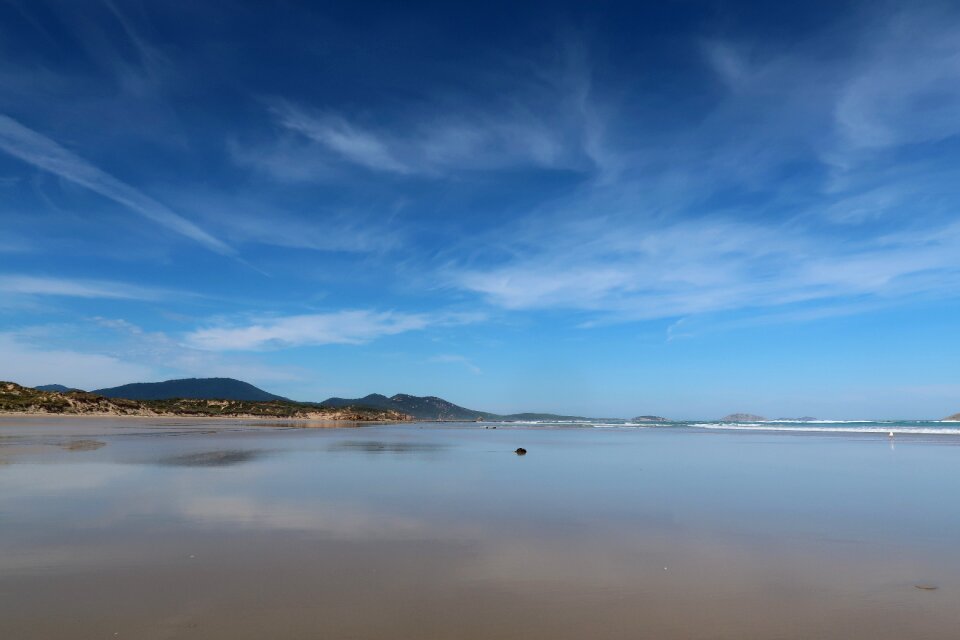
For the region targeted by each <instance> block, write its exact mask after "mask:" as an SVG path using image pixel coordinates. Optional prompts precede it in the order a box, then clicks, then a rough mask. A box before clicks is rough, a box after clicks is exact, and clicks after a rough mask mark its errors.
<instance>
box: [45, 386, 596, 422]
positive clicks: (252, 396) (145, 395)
mask: <svg viewBox="0 0 960 640" xmlns="http://www.w3.org/2000/svg"><path fill="white" fill-rule="evenodd" d="M36 388H37V389H41V390H44V391H58V392H67V391H74V389H70V388H68V387H66V386H64V385H59V384H53V385H44V386H43V387H36ZM91 393H93V394H96V395H99V396H103V397H105V398H116V399H119V398H122V399H126V400H145V401H147V400H173V399H188V400H235V401H247V402H291V401H290V400H288V399H287V398H284V397H283V396H278V395H275V394H272V393H269V392H267V391H264V390H263V389H260V388H258V387H255V386H253V385H252V384H250V383H247V382H243V381H242V380H235V379H233V378H185V379H181V380H167V381H165V382H136V383H132V384H125V385H121V386H119V387H109V388H106V389H96V390H94V391H91ZM298 404H304V405H311V406H316V407H320V408H323V409H343V408H347V407H351V408H352V407H362V408H366V409H377V410H380V411H394V412H397V413H402V414H405V415H408V416H411V417H413V418H416V419H419V420H531V421H533V420H586V419H587V418H584V417H582V416H562V415H557V414H554V413H512V414H507V415H501V414H496V413H490V412H489V411H477V410H475V409H467V408H465V407H461V406H459V405H456V404H453V403H452V402H449V401H447V400H444V399H443V398H438V397H436V396H413V395H409V394H406V393H398V394H396V395H394V396H391V397H387V396H385V395H381V394H379V393H372V394H370V395H368V396H364V397H362V398H328V399H327V400H324V401H323V402H304V403H298Z"/></svg>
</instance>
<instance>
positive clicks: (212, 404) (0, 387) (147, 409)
mask: <svg viewBox="0 0 960 640" xmlns="http://www.w3.org/2000/svg"><path fill="white" fill-rule="evenodd" d="M2 414H21V415H29V414H40V415H89V416H151V417H160V416H196V417H208V418H213V417H229V418H294V419H301V420H344V421H364V422H366V421H378V422H405V421H409V420H412V418H411V416H409V415H407V414H405V413H401V412H399V411H393V410H389V409H374V408H369V407H353V406H344V407H336V408H332V407H320V406H318V405H315V404H308V403H301V402H292V401H290V400H271V401H250V400H210V399H187V398H174V399H166V400H128V399H124V398H105V397H104V396H101V395H98V394H95V393H86V392H83V391H70V392H66V393H63V392H59V391H42V390H39V389H33V388H31V387H24V386H21V385H19V384H16V383H15V382H0V415H2Z"/></svg>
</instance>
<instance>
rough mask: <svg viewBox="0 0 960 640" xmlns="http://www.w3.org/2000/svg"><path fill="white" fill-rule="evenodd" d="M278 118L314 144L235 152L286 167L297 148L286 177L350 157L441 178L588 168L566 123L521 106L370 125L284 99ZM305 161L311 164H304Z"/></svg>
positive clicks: (383, 168) (376, 167) (365, 164)
mask: <svg viewBox="0 0 960 640" xmlns="http://www.w3.org/2000/svg"><path fill="white" fill-rule="evenodd" d="M271 113H272V114H273V115H274V117H275V119H276V121H277V123H278V124H279V125H281V126H282V127H283V128H285V129H286V130H288V131H291V132H294V133H297V134H299V135H301V136H303V137H304V138H305V139H307V140H309V141H310V142H311V143H312V144H313V145H314V148H313V149H312V150H311V148H310V147H307V148H303V147H299V146H296V145H293V146H290V147H288V148H287V149H286V150H284V151H283V152H282V153H279V157H278V150H279V149H278V148H272V150H271V152H269V153H266V154H259V152H258V155H261V156H262V158H261V159H260V160H257V158H256V157H251V156H250V155H249V154H248V153H244V152H243V150H242V149H238V150H236V151H237V152H238V157H240V158H241V159H243V160H244V161H245V162H246V163H248V164H260V165H263V166H264V168H266V169H271V170H280V171H284V170H285V168H287V166H288V164H289V163H287V162H283V161H282V159H283V158H285V157H286V156H288V155H290V154H293V155H294V156H295V157H296V158H297V162H296V163H295V164H296V165H297V166H296V167H292V168H291V170H292V171H293V173H292V174H291V176H287V177H294V178H296V177H301V178H310V177H313V176H314V175H315V173H314V172H311V171H305V169H304V167H305V166H307V167H309V166H310V165H311V164H313V165H315V166H316V168H317V169H318V170H319V174H320V175H321V176H322V175H324V174H329V173H332V169H331V166H332V165H333V164H334V163H336V162H338V161H341V162H347V163H350V164H353V165H355V166H358V167H362V168H365V169H368V170H371V171H377V172H383V173H391V174H395V175H401V176H411V175H419V176H428V177H438V176H441V175H444V174H447V173H449V172H451V171H482V170H492V169H501V168H515V167H522V166H532V167H541V168H553V169H581V170H584V169H587V168H589V166H590V164H589V160H588V158H586V156H585V152H584V150H583V149H582V148H581V147H580V143H579V141H578V140H577V139H576V138H578V136H571V138H572V139H568V138H567V136H566V135H565V133H564V131H565V129H564V128H563V127H555V128H551V127H548V126H546V125H545V124H544V123H543V122H542V121H540V119H538V118H536V117H535V116H534V114H532V113H528V112H526V111H524V110H518V111H516V112H514V113H507V114H488V113H465V112H458V113H454V114H431V115H430V116H429V117H426V116H425V117H424V118H423V119H422V120H419V119H417V120H414V121H413V122H409V123H404V124H403V125H402V126H400V127H372V126H363V125H360V124H358V123H356V122H350V121H349V120H347V119H346V118H345V117H344V116H342V115H340V114H337V113H331V112H317V111H313V110H310V109H306V108H303V107H300V106H295V105H292V104H290V103H287V102H283V103H278V104H277V105H276V106H274V107H273V108H272V109H271ZM304 161H306V165H304Z"/></svg>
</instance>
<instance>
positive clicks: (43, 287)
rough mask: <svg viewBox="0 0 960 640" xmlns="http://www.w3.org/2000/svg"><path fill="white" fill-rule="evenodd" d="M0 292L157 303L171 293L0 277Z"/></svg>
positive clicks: (127, 286)
mask: <svg viewBox="0 0 960 640" xmlns="http://www.w3.org/2000/svg"><path fill="white" fill-rule="evenodd" d="M0 291H2V292H4V293H8V294H20V295H35V296H65V297H71V298H103V299H115V300H159V299H162V298H166V297H169V296H171V295H173V292H170V291H164V290H162V289H152V288H149V287H141V286H136V285H130V284H126V283H122V282H114V281H110V280H83V279H72V278H51V277H40V276H27V275H2V274H0Z"/></svg>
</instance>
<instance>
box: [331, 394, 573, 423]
mask: <svg viewBox="0 0 960 640" xmlns="http://www.w3.org/2000/svg"><path fill="white" fill-rule="evenodd" d="M320 406H321V407H328V408H338V407H370V408H373V409H383V410H393V411H399V412H401V413H405V414H407V415H409V416H413V417H414V418H417V419H419V420H508V421H512V420H531V421H532V420H586V419H587V418H584V417H582V416H561V415H557V414H555V413H510V414H498V413H490V412H489V411H477V410H475V409H467V408H465V407H461V406H460V405H456V404H453V403H452V402H449V401H447V400H444V399H443V398H438V397H436V396H412V395H409V394H406V393H398V394H396V395H394V396H391V397H389V398H388V397H387V396H385V395H381V394H379V393H371V394H370V395H368V396H364V397H362V398H328V399H327V400H324V401H323V402H321V403H320Z"/></svg>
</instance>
